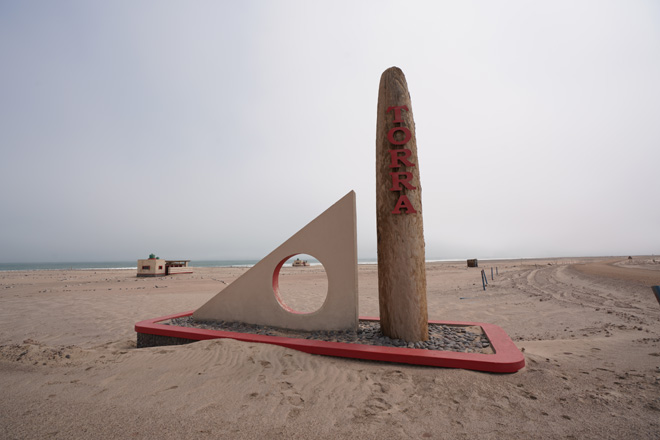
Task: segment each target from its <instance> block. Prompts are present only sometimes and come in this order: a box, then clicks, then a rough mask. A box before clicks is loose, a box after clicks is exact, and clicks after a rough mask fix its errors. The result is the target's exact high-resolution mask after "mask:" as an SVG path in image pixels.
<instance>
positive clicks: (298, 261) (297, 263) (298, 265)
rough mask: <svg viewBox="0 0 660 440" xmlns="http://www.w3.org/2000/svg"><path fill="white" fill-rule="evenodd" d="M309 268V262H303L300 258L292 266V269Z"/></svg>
mask: <svg viewBox="0 0 660 440" xmlns="http://www.w3.org/2000/svg"><path fill="white" fill-rule="evenodd" d="M305 266H309V262H308V261H307V260H304V261H303V260H301V259H300V258H296V261H294V262H293V264H291V267H305Z"/></svg>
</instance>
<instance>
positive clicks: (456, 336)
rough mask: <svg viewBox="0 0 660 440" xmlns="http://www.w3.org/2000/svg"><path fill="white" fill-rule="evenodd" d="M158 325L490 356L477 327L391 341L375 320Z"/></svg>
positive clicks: (432, 329)
mask: <svg viewBox="0 0 660 440" xmlns="http://www.w3.org/2000/svg"><path fill="white" fill-rule="evenodd" d="M160 324H166V325H175V326H179V327H192V328H200V329H206V330H221V331H230V332H239V333H251V334H256V335H266V336H283V337H288V338H299V339H313V340H319V341H328V342H345V343H348V344H364V345H380V346H384V347H407V348H419V349H426V350H439V351H454V352H461V353H484V354H493V353H494V351H493V349H492V346H491V344H490V342H489V341H488V338H487V337H486V335H485V334H484V332H483V330H482V329H481V327H479V326H453V325H443V324H429V340H428V341H422V342H406V341H403V340H401V339H390V338H389V337H387V336H385V335H383V334H382V333H381V331H380V323H379V322H378V321H366V320H360V322H359V326H358V330H357V331H311V332H310V331H300V330H290V329H282V328H277V327H270V326H266V325H254V324H244V323H241V322H224V321H219V322H215V321H213V322H209V321H195V320H193V318H192V316H185V317H182V318H175V319H170V320H167V321H163V322H160Z"/></svg>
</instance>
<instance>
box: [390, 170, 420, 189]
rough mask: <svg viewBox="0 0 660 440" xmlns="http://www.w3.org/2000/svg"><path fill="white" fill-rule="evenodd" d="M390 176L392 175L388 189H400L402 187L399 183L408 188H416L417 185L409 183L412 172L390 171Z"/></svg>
mask: <svg viewBox="0 0 660 440" xmlns="http://www.w3.org/2000/svg"><path fill="white" fill-rule="evenodd" d="M390 176H392V188H390V191H401V190H402V189H403V188H401V184H403V186H405V187H406V188H408V189H417V187H415V186H412V184H411V183H410V181H411V180H412V178H413V175H412V173H408V172H403V173H390ZM401 176H403V177H401Z"/></svg>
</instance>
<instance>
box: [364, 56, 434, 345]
mask: <svg viewBox="0 0 660 440" xmlns="http://www.w3.org/2000/svg"><path fill="white" fill-rule="evenodd" d="M376 205H377V208H376V210H377V212H376V220H377V237H378V297H379V307H380V325H381V329H382V331H383V333H384V334H385V335H387V336H389V337H390V338H398V339H403V340H405V341H412V342H414V341H425V340H427V339H428V337H429V336H428V312H427V307H426V258H425V252H424V225H423V221H422V187H421V184H420V179H419V165H418V161H417V139H416V137H415V121H414V119H413V112H412V103H411V100H410V93H409V92H408V84H407V83H406V77H405V76H404V74H403V72H402V71H401V69H399V68H398V67H391V68H389V69H387V70H386V71H385V72H384V73H383V75H382V76H381V78H380V87H379V89H378V118H377V124H376Z"/></svg>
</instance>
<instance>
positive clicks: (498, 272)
mask: <svg viewBox="0 0 660 440" xmlns="http://www.w3.org/2000/svg"><path fill="white" fill-rule="evenodd" d="M499 274H500V270H499V269H498V268H497V267H496V268H495V275H499Z"/></svg>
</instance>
